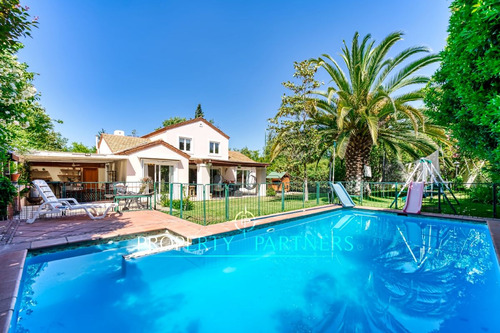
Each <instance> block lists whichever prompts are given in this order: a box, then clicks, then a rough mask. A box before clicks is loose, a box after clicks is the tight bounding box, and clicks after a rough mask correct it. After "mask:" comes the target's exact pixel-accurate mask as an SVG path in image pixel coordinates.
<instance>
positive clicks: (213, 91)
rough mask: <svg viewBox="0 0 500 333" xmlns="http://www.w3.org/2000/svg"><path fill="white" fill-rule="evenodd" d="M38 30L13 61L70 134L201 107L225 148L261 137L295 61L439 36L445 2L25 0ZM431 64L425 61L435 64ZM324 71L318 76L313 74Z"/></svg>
mask: <svg viewBox="0 0 500 333" xmlns="http://www.w3.org/2000/svg"><path fill="white" fill-rule="evenodd" d="M22 4H23V5H28V6H29V7H30V8H31V9H30V13H31V14H32V15H33V16H39V22H40V25H39V28H38V29H36V30H35V31H34V33H33V38H32V39H27V40H26V41H25V45H26V47H25V48H24V50H22V51H21V52H20V55H19V58H20V60H21V61H26V62H27V63H28V64H29V65H30V70H32V71H34V72H36V73H38V74H39V75H38V76H37V78H36V80H35V86H36V87H37V89H38V90H39V91H41V93H42V100H41V102H42V104H43V105H44V106H45V108H46V110H47V112H48V113H49V115H50V116H51V117H53V118H55V119H61V120H63V121H64V124H63V125H57V130H58V131H60V132H61V133H62V134H63V136H65V137H67V138H68V139H69V140H70V142H71V141H78V142H83V143H84V144H86V145H94V143H95V135H96V134H97V132H98V131H99V130H100V129H101V128H104V129H105V130H106V132H107V133H112V132H113V130H115V129H122V130H124V131H125V132H126V134H130V133H131V132H132V130H134V129H135V130H136V131H137V134H138V135H143V134H146V133H148V132H150V131H152V130H154V129H155V128H156V127H159V126H160V125H161V123H162V121H163V120H164V119H167V118H169V117H172V116H179V117H186V118H191V117H193V115H194V111H195V109H196V106H197V105H198V103H201V105H202V108H203V111H204V112H205V117H206V118H207V119H214V120H215V123H216V124H217V125H218V126H219V127H220V128H221V129H222V130H223V131H224V132H226V133H227V134H228V135H229V136H230V137H231V139H230V147H231V148H242V147H244V146H248V147H249V148H251V149H261V148H262V147H263V145H264V137H265V130H266V128H267V119H268V118H270V117H272V116H274V114H275V113H276V111H277V109H278V107H279V105H280V101H281V96H282V94H283V93H284V91H285V90H284V88H283V87H282V85H281V82H283V81H286V80H289V79H290V78H291V76H292V74H293V62H294V61H300V60H304V59H309V58H312V57H317V56H319V55H321V54H323V53H329V54H331V55H334V56H337V55H338V54H339V52H340V48H341V46H342V40H343V39H345V40H347V41H350V40H351V39H352V36H353V34H354V32H355V31H359V32H360V34H361V35H364V34H366V33H371V34H372V35H373V37H374V38H375V39H376V40H379V41H380V40H381V39H382V38H383V37H384V36H386V35H387V34H388V33H390V32H392V31H396V30H401V31H404V32H405V34H406V36H405V40H404V41H402V42H399V44H396V47H395V50H401V49H403V48H406V47H409V46H413V45H426V46H429V47H430V48H432V49H433V50H434V51H435V52H438V51H440V50H441V49H442V48H443V47H444V45H445V41H446V36H447V33H446V29H447V24H448V18H449V9H448V6H449V4H450V1H449V0H417V1H411V0H379V1H374V0H342V1H339V0H332V1H294V0H284V1H272V0H267V1H236V0H234V1H207V0H205V1H166V0H165V1H159V0H158V1H156V0H155V1H153V0H149V1H139V0H94V1H91V0H70V1H68V0H25V1H22ZM435 68H436V67H433V68H432V69H429V70H427V74H430V73H432V71H433V70H434V69H435ZM319 78H320V79H321V80H325V79H326V77H324V76H323V75H320V76H319Z"/></svg>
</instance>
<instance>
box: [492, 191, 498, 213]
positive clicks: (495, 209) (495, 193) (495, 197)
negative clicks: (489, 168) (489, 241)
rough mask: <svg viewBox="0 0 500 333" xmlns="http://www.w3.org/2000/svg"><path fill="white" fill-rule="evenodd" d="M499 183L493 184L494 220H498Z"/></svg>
mask: <svg viewBox="0 0 500 333" xmlns="http://www.w3.org/2000/svg"><path fill="white" fill-rule="evenodd" d="M497 186H498V184H497V183H493V218H495V219H496V218H497V202H498V201H497V200H498V197H497V195H498V191H497Z"/></svg>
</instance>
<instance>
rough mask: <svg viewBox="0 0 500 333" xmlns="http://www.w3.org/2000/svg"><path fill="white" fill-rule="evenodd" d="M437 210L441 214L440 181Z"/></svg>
mask: <svg viewBox="0 0 500 333" xmlns="http://www.w3.org/2000/svg"><path fill="white" fill-rule="evenodd" d="M431 198H432V197H431ZM438 212H439V214H441V183H439V184H438Z"/></svg>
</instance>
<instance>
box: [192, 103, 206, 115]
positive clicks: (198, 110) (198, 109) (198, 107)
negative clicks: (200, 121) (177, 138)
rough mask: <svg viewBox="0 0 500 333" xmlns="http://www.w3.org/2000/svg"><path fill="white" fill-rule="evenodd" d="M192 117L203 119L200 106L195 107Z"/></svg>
mask: <svg viewBox="0 0 500 333" xmlns="http://www.w3.org/2000/svg"><path fill="white" fill-rule="evenodd" d="M194 117H195V118H200V117H201V118H203V117H205V114H204V113H203V110H202V109H201V104H198V106H197V107H196V111H195V112H194Z"/></svg>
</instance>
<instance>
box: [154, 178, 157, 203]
mask: <svg viewBox="0 0 500 333" xmlns="http://www.w3.org/2000/svg"><path fill="white" fill-rule="evenodd" d="M156 188H157V187H156V182H153V206H154V208H155V210H156Z"/></svg>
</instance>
